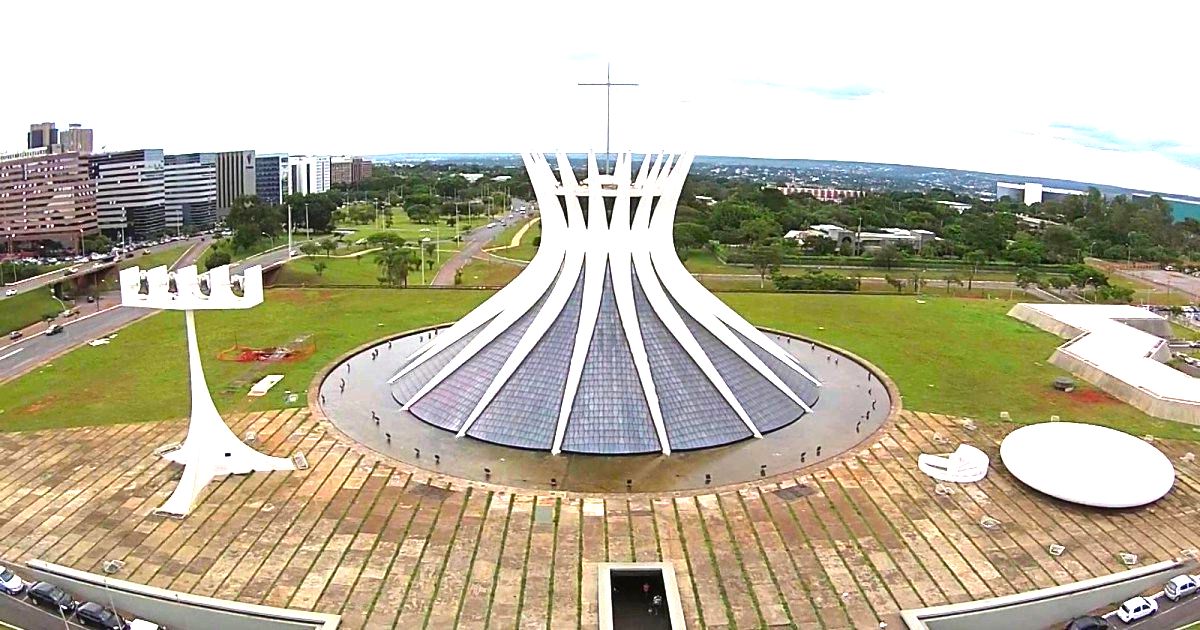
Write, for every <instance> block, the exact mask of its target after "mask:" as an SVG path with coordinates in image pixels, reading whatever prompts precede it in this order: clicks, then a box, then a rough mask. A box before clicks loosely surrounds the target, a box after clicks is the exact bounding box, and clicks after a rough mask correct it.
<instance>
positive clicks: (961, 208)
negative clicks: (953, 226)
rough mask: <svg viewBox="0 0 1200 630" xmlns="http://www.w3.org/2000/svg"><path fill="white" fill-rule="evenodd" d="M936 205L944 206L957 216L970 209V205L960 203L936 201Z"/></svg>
mask: <svg viewBox="0 0 1200 630" xmlns="http://www.w3.org/2000/svg"><path fill="white" fill-rule="evenodd" d="M936 203H938V204H941V205H943V206H946V207H947V208H950V209H951V210H953V211H955V212H957V213H959V214H962V213H964V212H966V211H967V210H970V209H971V204H969V203H962V202H961V201H938V202H936Z"/></svg>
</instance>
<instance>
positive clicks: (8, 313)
mask: <svg viewBox="0 0 1200 630" xmlns="http://www.w3.org/2000/svg"><path fill="white" fill-rule="evenodd" d="M62 310H63V308H62V305H61V304H59V302H58V300H56V299H54V297H53V296H52V295H50V288H49V287H46V288H44V289H37V290H33V291H26V292H25V293H18V294H17V295H14V296H12V297H6V298H4V299H3V300H0V334H5V335H7V334H8V333H9V332H10V331H13V330H21V329H22V328H24V327H26V326H28V325H30V324H35V323H37V322H40V321H42V320H44V319H46V318H47V317H50V316H51V315H57V314H59V313H61V312H62Z"/></svg>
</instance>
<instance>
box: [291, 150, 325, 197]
mask: <svg viewBox="0 0 1200 630" xmlns="http://www.w3.org/2000/svg"><path fill="white" fill-rule="evenodd" d="M288 171H289V173H288V175H289V181H290V182H291V185H292V193H293V194H300V195H312V194H316V193H323V192H326V191H328V190H329V185H330V181H329V180H330V176H329V156H327V155H291V156H288Z"/></svg>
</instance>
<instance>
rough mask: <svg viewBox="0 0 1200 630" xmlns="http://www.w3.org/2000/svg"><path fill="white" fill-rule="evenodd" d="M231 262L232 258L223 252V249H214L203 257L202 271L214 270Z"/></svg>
mask: <svg viewBox="0 0 1200 630" xmlns="http://www.w3.org/2000/svg"><path fill="white" fill-rule="evenodd" d="M231 262H233V258H232V257H231V256H230V255H229V252H227V251H225V250H224V249H217V248H215V247H214V248H213V249H212V250H210V251H209V252H208V254H207V255H206V256H205V257H204V269H205V270H206V271H207V270H209V269H216V268H217V267H220V266H222V265H228V264H229V263H231Z"/></svg>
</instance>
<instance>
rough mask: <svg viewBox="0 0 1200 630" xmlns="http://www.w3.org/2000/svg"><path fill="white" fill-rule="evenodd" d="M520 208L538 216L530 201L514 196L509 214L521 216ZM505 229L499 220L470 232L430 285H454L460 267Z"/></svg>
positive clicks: (464, 265) (530, 215) (529, 214)
mask: <svg viewBox="0 0 1200 630" xmlns="http://www.w3.org/2000/svg"><path fill="white" fill-rule="evenodd" d="M519 209H525V210H526V211H527V212H528V214H527V215H525V217H527V218H528V217H533V216H536V214H537V213H536V212H535V211H534V209H533V206H532V205H531V204H530V203H528V202H526V201H523V200H521V199H517V198H515V197H514V198H513V200H512V208H511V209H510V210H509V216H513V217H514V219H515V218H516V216H520V215H516V211H517V210H519ZM505 229H507V226H504V225H500V222H499V221H497V222H496V224H495V225H494V226H492V227H487V226H484V227H481V228H478V229H476V230H472V231H471V232H468V233H467V235H466V240H465V241H464V242H463V248H462V249H461V250H459V251H458V252H457V253H455V254H454V255H453V256H451V257H450V260H447V261H446V264H444V265H442V268H441V269H438V272H437V275H436V276H434V277H433V282H431V283H430V285H431V286H435V287H450V286H454V274H455V273H458V270H459V269H462V268H463V267H466V266H467V264H469V263H470V262H471V259H472V258H474V257H476V256H478V255H479V253H480V252H482V251H483V248H484V247H485V246H487V244H488V243H491V242H492V241H493V240H495V238H496V237H497V236H499V235H500V233H501V232H503V231H504V230H505Z"/></svg>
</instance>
